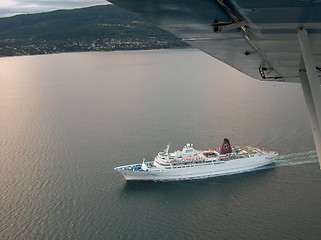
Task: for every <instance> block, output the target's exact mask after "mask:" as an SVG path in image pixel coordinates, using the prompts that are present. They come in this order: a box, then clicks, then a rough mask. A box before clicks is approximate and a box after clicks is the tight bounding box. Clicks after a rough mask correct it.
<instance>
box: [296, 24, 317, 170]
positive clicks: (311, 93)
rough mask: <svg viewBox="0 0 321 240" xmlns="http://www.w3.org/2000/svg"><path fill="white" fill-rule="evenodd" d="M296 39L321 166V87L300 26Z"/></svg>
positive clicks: (308, 43) (306, 40)
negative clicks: (299, 50) (297, 40)
mask: <svg viewBox="0 0 321 240" xmlns="http://www.w3.org/2000/svg"><path fill="white" fill-rule="evenodd" d="M298 39H299V44H300V49H301V54H302V59H301V66H300V70H299V74H300V80H301V85H302V89H303V94H304V98H305V102H306V104H307V107H308V113H309V120H310V125H311V128H312V134H313V139H314V143H315V147H316V150H317V154H318V158H319V163H320V168H321V131H320V126H321V89H320V82H319V78H318V74H317V71H316V65H315V62H314V60H313V56H312V51H311V45H310V41H309V36H308V33H307V31H306V30H305V29H304V28H303V27H300V29H299V31H298Z"/></svg>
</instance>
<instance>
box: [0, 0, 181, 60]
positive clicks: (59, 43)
mask: <svg viewBox="0 0 321 240" xmlns="http://www.w3.org/2000/svg"><path fill="white" fill-rule="evenodd" d="M186 46H187V45H186V44H185V43H183V42H182V41H181V39H179V38H177V37H175V36H174V35H172V34H170V33H168V32H166V31H164V30H162V29H160V28H158V27H156V26H154V25H152V24H149V23H146V22H144V21H143V20H142V19H140V18H138V17H137V16H135V15H133V14H131V13H128V12H127V11H125V10H122V9H120V8H119V7H117V6H114V5H99V6H94V7H88V8H81V9H74V10H58V11H53V12H47V13H38V14H27V15H18V16H13V17H8V18H0V56H13V55H30V54H48V53H57V52H70V51H110V50H131V49H154V48H177V47H186Z"/></svg>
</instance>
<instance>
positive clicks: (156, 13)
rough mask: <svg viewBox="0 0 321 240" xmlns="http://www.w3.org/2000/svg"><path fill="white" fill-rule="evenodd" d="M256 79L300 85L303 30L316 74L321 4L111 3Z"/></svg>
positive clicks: (244, 0) (233, 0)
mask: <svg viewBox="0 0 321 240" xmlns="http://www.w3.org/2000/svg"><path fill="white" fill-rule="evenodd" d="M109 2H112V3H113V4H115V5H117V6H119V7H121V8H124V9H126V10H128V11H130V12H134V13H136V14H137V15H139V16H140V17H141V18H143V19H146V20H148V21H150V22H152V23H154V24H155V25H157V26H159V27H160V28H162V29H165V30H167V31H169V32H171V33H173V34H174V35H176V36H178V37H180V38H182V39H183V41H185V42H187V43H189V44H190V45H191V46H192V47H194V48H198V49H200V50H202V51H204V52H206V53H208V54H209V55H211V56H213V57H215V58H217V59H219V60H221V61H223V62H224V63H226V64H228V65H230V66H232V67H234V68H236V69H238V70H239V71H240V72H243V73H244V74H246V75H248V76H251V77H253V78H256V79H261V80H268V81H287V82H299V81H300V78H299V69H300V60H301V52H300V45H299V41H298V29H299V28H300V27H301V26H303V27H304V28H305V29H306V30H307V32H308V34H309V39H310V45H311V49H312V54H313V57H314V61H315V64H316V66H317V69H318V74H321V72H320V70H321V68H319V67H318V66H321V1H319V0H260V1H254V0H197V1H196V0H110V1H109Z"/></svg>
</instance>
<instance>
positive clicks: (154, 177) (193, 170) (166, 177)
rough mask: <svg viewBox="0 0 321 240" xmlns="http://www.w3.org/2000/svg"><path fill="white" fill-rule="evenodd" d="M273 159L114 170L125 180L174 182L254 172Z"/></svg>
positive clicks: (261, 158) (264, 158)
mask: <svg viewBox="0 0 321 240" xmlns="http://www.w3.org/2000/svg"><path fill="white" fill-rule="evenodd" d="M274 159H275V156H274V155H265V154H264V155H256V156H253V157H249V158H242V159H233V160H228V161H218V162H212V163H202V164H197V165H186V166H182V167H180V168H167V169H165V168H164V169H160V168H157V167H151V168H148V171H144V170H137V169H141V165H142V164H133V165H127V166H122V167H117V168H115V170H117V171H119V172H121V173H122V174H123V176H124V177H125V179H126V180H136V181H176V180H188V179H199V178H209V177H216V176H223V175H230V174H236V173H242V172H249V171H254V170H256V169H258V168H260V167H262V166H265V165H269V164H272V163H273V162H274ZM147 164H148V163H147ZM129 168H130V170H129Z"/></svg>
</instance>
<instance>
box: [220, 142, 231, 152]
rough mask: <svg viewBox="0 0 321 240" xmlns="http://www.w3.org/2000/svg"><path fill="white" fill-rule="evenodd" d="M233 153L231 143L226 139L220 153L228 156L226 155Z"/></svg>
mask: <svg viewBox="0 0 321 240" xmlns="http://www.w3.org/2000/svg"><path fill="white" fill-rule="evenodd" d="M231 152H232V148H231V144H230V141H229V140H228V139H227V138H224V142H223V144H222V146H221V149H220V153H221V154H226V153H231Z"/></svg>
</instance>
